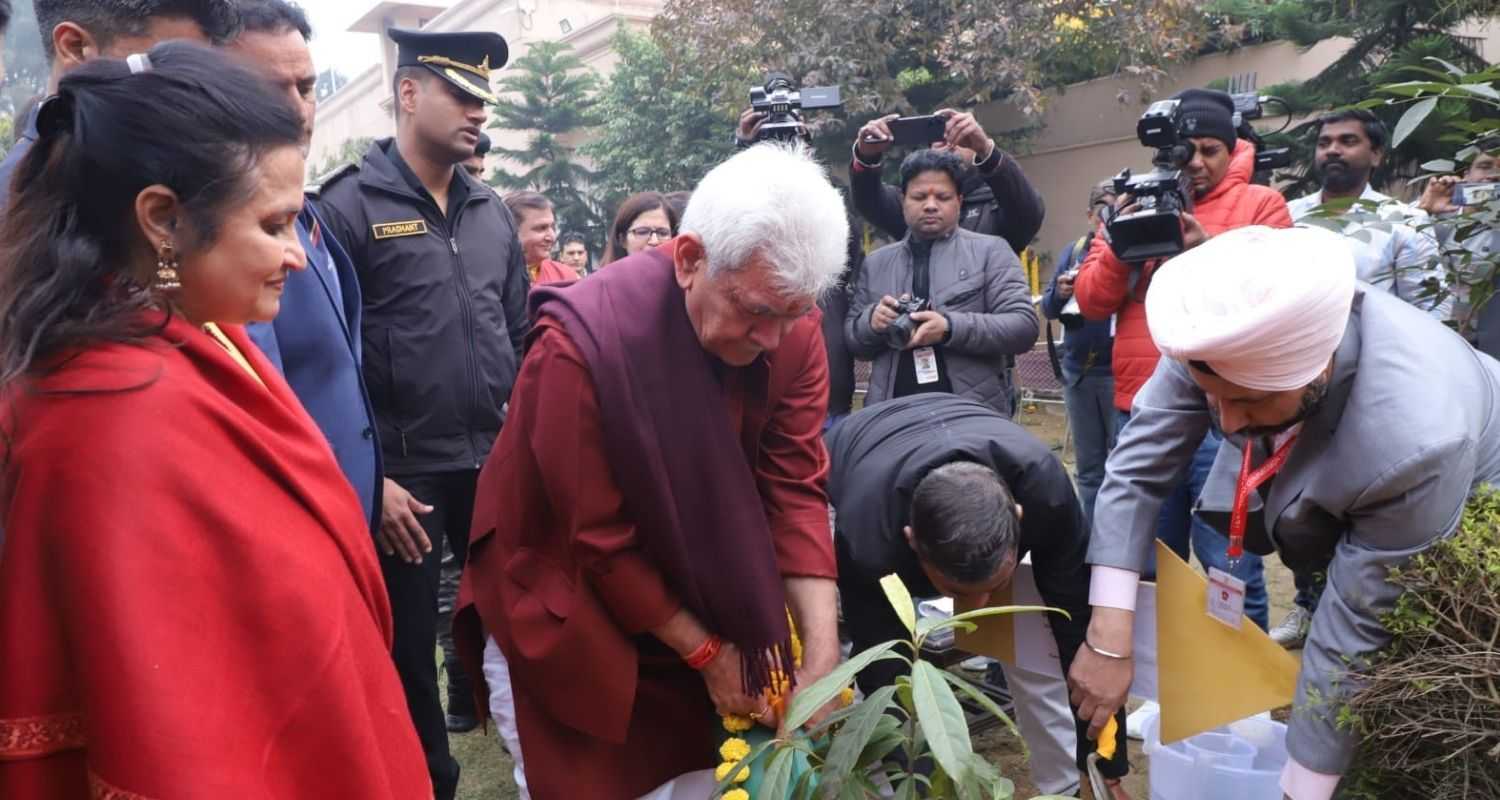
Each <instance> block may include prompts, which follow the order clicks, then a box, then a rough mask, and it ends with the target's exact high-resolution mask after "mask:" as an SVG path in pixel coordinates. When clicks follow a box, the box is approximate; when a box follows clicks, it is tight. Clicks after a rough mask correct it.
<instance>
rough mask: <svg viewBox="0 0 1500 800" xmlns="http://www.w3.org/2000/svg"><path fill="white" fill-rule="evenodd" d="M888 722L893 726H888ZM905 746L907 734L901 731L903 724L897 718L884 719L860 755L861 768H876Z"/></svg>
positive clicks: (888, 717)
mask: <svg viewBox="0 0 1500 800" xmlns="http://www.w3.org/2000/svg"><path fill="white" fill-rule="evenodd" d="M886 720H889V721H890V723H891V724H889V725H888V724H887V723H886ZM903 744H906V734H905V733H903V732H902V731H901V723H900V722H897V721H896V718H895V717H891V716H885V717H882V718H881V722H880V724H879V725H878V726H876V729H875V735H874V736H873V737H871V738H870V743H869V744H867V745H865V749H864V751H863V752H861V753H860V754H859V768H860V769H869V768H871V767H873V766H875V765H876V764H878V763H880V762H881V761H883V760H885V757H886V756H888V755H890V754H891V753H893V752H895V750H896V748H898V747H900V746H901V745H903Z"/></svg>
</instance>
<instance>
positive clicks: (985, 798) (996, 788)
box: [959, 753, 1016, 800]
mask: <svg viewBox="0 0 1500 800" xmlns="http://www.w3.org/2000/svg"><path fill="white" fill-rule="evenodd" d="M966 761H967V762H968V764H969V776H968V778H967V779H966V780H965V781H964V783H963V784H962V785H960V786H959V790H960V794H961V795H963V794H967V795H970V796H972V797H975V798H978V800H1011V798H1012V797H1014V796H1015V794H1016V785H1015V784H1014V783H1011V782H1010V781H1009V780H1008V779H1006V778H1003V777H1001V775H1000V770H998V769H995V765H994V764H991V763H990V762H989V760H988V759H986V758H985V757H984V756H982V755H980V754H978V753H970V754H969V757H968V758H967V759H966Z"/></svg>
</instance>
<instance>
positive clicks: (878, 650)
mask: <svg viewBox="0 0 1500 800" xmlns="http://www.w3.org/2000/svg"><path fill="white" fill-rule="evenodd" d="M901 644H909V643H908V642H903V641H900V640H892V641H889V642H886V643H885V644H879V645H876V646H874V647H872V648H870V649H869V650H866V651H864V652H863V653H860V654H859V655H857V656H855V657H853V658H851V659H849V660H848V661H845V662H844V663H842V664H840V665H838V666H837V667H834V668H833V671H832V672H830V673H828V674H827V675H824V676H823V677H822V678H821V679H819V680H818V681H816V682H814V683H813V684H812V685H811V686H805V687H803V688H801V689H798V690H797V693H796V694H794V695H792V703H791V706H790V707H789V708H787V711H786V719H784V720H783V721H782V722H783V723H784V724H785V725H786V729H787V730H789V731H791V730H796V729H797V728H800V727H802V726H803V724H805V723H806V722H807V720H808V718H809V717H811V716H812V715H813V714H814V713H815V712H817V710H818V709H820V708H822V707H823V706H824V704H826V703H827V702H828V701H829V700H832V699H833V698H834V697H835V696H836V695H838V693H839V692H841V691H843V690H844V687H846V686H848V685H849V684H850V683H852V682H853V681H854V676H855V675H858V674H859V671H860V670H862V669H864V668H865V667H866V666H868V665H870V664H871V663H874V662H875V661H880V660H883V659H887V658H899V659H901V660H902V661H906V660H907V659H906V657H905V656H902V655H900V654H898V653H892V652H891V650H893V649H895V647H896V646H897V645H901Z"/></svg>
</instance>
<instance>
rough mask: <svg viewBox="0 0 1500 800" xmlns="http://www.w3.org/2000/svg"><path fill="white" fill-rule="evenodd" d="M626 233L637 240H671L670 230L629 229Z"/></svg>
mask: <svg viewBox="0 0 1500 800" xmlns="http://www.w3.org/2000/svg"><path fill="white" fill-rule="evenodd" d="M627 233H629V234H630V235H631V236H634V237H635V238H637V239H648V240H649V239H650V238H651V237H653V236H654V237H656V238H658V239H670V238H672V229H671V228H631V229H630V230H629V231H627Z"/></svg>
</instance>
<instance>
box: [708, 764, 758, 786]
mask: <svg viewBox="0 0 1500 800" xmlns="http://www.w3.org/2000/svg"><path fill="white" fill-rule="evenodd" d="M738 763H739V762H738V761H736V762H735V763H734V764H731V763H729V762H727V761H726V762H724V763H723V764H720V765H719V766H718V767H716V768H715V769H714V780H716V781H718V782H720V783H723V782H724V779H725V778H726V777H728V776H729V771H730V770H732V769H734V767H735V765H736V764H738ZM748 780H750V768H749V767H740V771H739V773H737V774H736V775H735V776H734V782H735V783H744V782H745V781H748Z"/></svg>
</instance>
